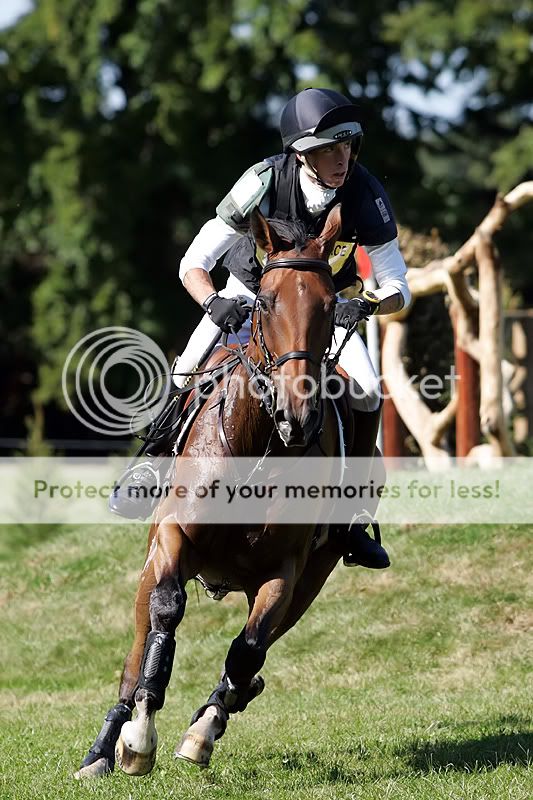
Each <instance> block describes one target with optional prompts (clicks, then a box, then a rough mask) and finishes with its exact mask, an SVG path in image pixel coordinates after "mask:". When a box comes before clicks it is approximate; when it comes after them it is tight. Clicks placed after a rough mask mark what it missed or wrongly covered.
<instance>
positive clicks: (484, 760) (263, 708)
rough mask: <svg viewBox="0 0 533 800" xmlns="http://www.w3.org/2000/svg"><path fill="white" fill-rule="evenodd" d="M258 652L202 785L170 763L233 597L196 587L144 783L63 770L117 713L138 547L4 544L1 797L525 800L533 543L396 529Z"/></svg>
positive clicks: (53, 531) (503, 533)
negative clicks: (258, 664)
mask: <svg viewBox="0 0 533 800" xmlns="http://www.w3.org/2000/svg"><path fill="white" fill-rule="evenodd" d="M384 535H385V538H386V541H387V545H389V549H390V552H391V555H392V558H393V568H392V569H390V570H388V571H386V572H383V573H372V572H370V571H368V570H362V569H353V570H347V569H345V568H343V567H338V568H337V570H336V571H335V572H334V574H333V575H332V577H331V578H330V580H329V582H328V583H327V585H326V587H325V589H324V591H323V592H322V594H321V596H320V597H319V599H318V600H317V601H316V603H315V604H314V606H313V607H312V608H311V610H310V611H309V612H308V614H307V615H306V617H305V618H304V619H303V620H302V621H301V622H300V623H299V625H298V626H297V627H296V628H295V629H294V630H293V631H291V632H290V633H289V634H288V635H287V636H286V637H285V638H284V639H282V640H281V641H280V642H279V643H278V644H276V645H275V647H274V648H273V649H272V651H271V652H270V654H269V657H268V659H267V663H266V665H265V668H264V670H263V674H264V676H265V679H266V690H265V692H264V694H263V695H262V696H261V697H259V698H258V699H257V700H255V701H254V702H253V703H252V705H251V706H250V707H249V708H248V710H247V711H246V712H245V713H244V714H239V715H236V716H235V717H234V718H232V719H231V721H230V724H229V726H228V731H227V733H226V736H225V737H224V739H222V740H221V741H220V742H218V743H217V745H216V749H215V753H214V756H213V760H212V767H211V768H210V769H209V770H208V771H204V772H201V771H197V770H195V769H194V768H191V767H188V766H187V765H185V764H183V763H181V762H176V761H175V760H174V758H173V755H172V754H173V750H174V746H175V744H176V742H177V740H178V739H179V737H180V735H181V733H182V732H183V731H184V730H185V728H186V727H187V725H188V722H189V719H190V716H191V713H192V712H193V711H194V710H195V709H196V708H197V707H198V706H199V705H201V703H203V702H204V701H205V698H206V697H207V695H208V694H209V692H210V691H211V689H212V688H213V686H214V685H215V683H216V680H217V677H218V673H219V669H220V667H221V665H222V663H223V660H224V657H225V653H226V650H227V648H228V646H229V643H230V641H231V639H232V638H233V636H235V634H236V633H237V632H238V631H239V630H240V628H241V627H242V624H243V622H244V619H245V602H244V598H241V597H240V596H238V595H230V596H229V597H228V598H226V600H225V601H223V602H222V603H214V602H213V601H210V600H208V599H207V598H206V597H205V596H204V595H203V593H202V592H198V593H197V592H196V591H195V588H194V584H189V587H188V595H189V603H188V609H187V613H186V616H185V619H184V621H183V623H182V625H181V627H180V629H179V631H178V636H177V650H176V660H175V664H174V672H173V676H172V680H171V684H170V687H169V691H168V693H167V703H166V705H165V708H164V710H163V711H162V712H161V713H160V714H159V715H158V731H159V737H160V747H159V753H158V761H157V764H156V767H155V769H154V771H153V773H152V774H151V775H150V776H147V777H145V778H128V777H127V776H125V775H123V774H122V773H121V772H120V771H118V772H117V773H115V774H114V775H113V776H111V777H109V778H105V779H102V780H100V781H95V782H88V783H84V784H78V783H77V782H75V781H74V780H73V779H72V773H73V771H74V770H75V769H76V768H77V766H78V764H79V761H80V760H81V758H82V757H83V756H84V755H85V753H86V751H87V749H88V747H89V746H90V744H91V743H92V741H93V739H94V737H95V735H96V733H97V731H98V730H99V728H100V725H101V722H102V720H103V716H104V714H105V712H106V711H107V709H108V708H109V707H110V706H111V705H112V704H113V703H114V702H115V698H116V692H117V687H118V680H119V676H120V671H121V668H122V662H123V659H124V656H125V655H126V652H127V649H128V647H129V644H130V638H131V633H132V611H133V605H132V602H133V596H134V593H135V587H136V580H137V574H138V571H139V569H140V567H141V565H142V561H143V556H144V540H145V536H146V531H144V530H143V529H142V528H140V527H137V526H133V527H128V526H127V525H124V526H110V527H108V528H98V527H96V526H85V527H79V528H74V527H67V526H64V527H61V526H55V527H49V528H44V527H43V528H42V529H40V530H39V529H27V531H26V535H25V531H24V528H21V527H16V528H0V555H1V557H2V559H3V560H2V561H1V562H0V576H1V577H0V613H1V623H0V798H1V800H7V799H8V798H9V799H10V800H11V798H13V800H26V798H27V799H28V800H30V799H31V800H40V799H41V798H43V800H44V799H45V798H46V800H63V798H65V799H66V798H68V800H71V799H72V798H88V799H90V800H93V798H113V800H130V798H131V800H137V798H139V800H140V799H141V798H142V800H152V798H153V800H156V799H157V800H166V798H180V799H181V798H183V800H195V799H196V798H198V800H199V799H200V798H202V800H211V799H212V800H218V798H220V799H221V800H222V798H224V800H243V799H244V798H250V799H251V800H255V798H257V799H259V798H273V799H274V800H278V799H279V800H284V798H291V800H292V798H302V799H303V800H313V799H314V798H317V800H318V798H321V799H322V798H324V800H325V799H326V798H328V800H329V798H331V799H333V798H335V799H337V798H339V799H340V800H343V799H344V798H346V800H347V799H348V798H353V800H386V799H387V798H394V800H411V798H412V799H413V800H415V799H416V800H440V799H441V798H442V800H444V799H445V798H446V800H504V799H505V798H509V800H511V799H512V800H531V798H532V797H533V777H532V773H531V757H532V756H531V752H532V750H533V747H532V743H533V737H532V735H531V712H532V691H531V689H532V687H531V674H532V666H533V664H532V650H531V646H532V641H531V629H532V627H533V626H532V621H533V609H532V604H531V565H532V564H531V562H532V558H531V555H532V553H531V529H530V528H528V527H525V526H523V527H519V526H515V527H506V528H501V527H497V526H471V527H438V528H432V529H423V528H418V527H417V528H415V527H413V528H403V529H393V528H388V529H387V530H386V531H385V534H384Z"/></svg>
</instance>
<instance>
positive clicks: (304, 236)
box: [267, 219, 308, 250]
mask: <svg viewBox="0 0 533 800" xmlns="http://www.w3.org/2000/svg"><path fill="white" fill-rule="evenodd" d="M267 222H268V224H269V225H271V226H272V227H273V228H274V230H275V231H276V233H277V234H278V235H279V236H281V237H282V238H283V239H286V240H287V241H289V242H292V243H293V245H294V249H295V250H301V249H302V247H305V245H306V243H307V240H308V233H307V228H306V226H305V225H304V223H303V222H301V221H300V220H291V221H289V220H282V219H267Z"/></svg>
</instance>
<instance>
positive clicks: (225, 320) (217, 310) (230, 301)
mask: <svg viewBox="0 0 533 800" xmlns="http://www.w3.org/2000/svg"><path fill="white" fill-rule="evenodd" d="M203 307H204V308H205V310H206V311H207V313H208V314H209V316H210V317H211V319H212V320H213V322H214V323H215V325H218V327H219V328H220V329H221V330H222V331H224V333H233V332H237V331H238V330H239V329H240V328H241V327H242V325H243V323H244V322H245V320H246V318H247V317H248V314H249V308H248V307H247V302H246V300H245V299H244V298H243V297H220V295H218V294H212V295H210V296H209V297H208V298H207V300H205V301H204V303H203Z"/></svg>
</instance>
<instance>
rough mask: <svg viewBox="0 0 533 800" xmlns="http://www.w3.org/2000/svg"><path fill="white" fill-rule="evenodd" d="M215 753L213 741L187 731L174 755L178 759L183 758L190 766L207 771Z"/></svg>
mask: <svg viewBox="0 0 533 800" xmlns="http://www.w3.org/2000/svg"><path fill="white" fill-rule="evenodd" d="M212 753H213V740H212V739H211V738H210V737H208V738H206V737H205V736H201V735H199V734H197V733H189V731H187V732H186V733H185V734H184V735H183V738H182V740H181V742H180V743H179V745H178V747H177V748H176V752H175V753H174V755H175V756H176V758H181V759H182V760H183V761H188V762H189V764H195V765H196V766H197V767H202V769H205V768H206V767H208V766H209V762H210V760H211V755H212Z"/></svg>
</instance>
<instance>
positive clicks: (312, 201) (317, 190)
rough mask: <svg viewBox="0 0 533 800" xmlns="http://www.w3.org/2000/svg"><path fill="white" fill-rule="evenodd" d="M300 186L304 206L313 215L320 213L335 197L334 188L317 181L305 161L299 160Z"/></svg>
mask: <svg viewBox="0 0 533 800" xmlns="http://www.w3.org/2000/svg"><path fill="white" fill-rule="evenodd" d="M300 164H301V167H300V171H299V174H300V187H301V189H302V192H303V196H304V199H305V206H306V208H307V210H308V211H309V213H310V214H311V215H313V216H317V215H318V214H320V213H321V212H322V211H324V209H325V208H326V206H328V205H329V203H331V201H332V200H333V198H334V197H335V193H336V191H337V190H336V189H333V188H330V187H328V186H326V185H325V184H323V183H317V176H316V175H315V173H314V172H313V171H312V170H311V167H310V166H309V165H308V163H307V161H300Z"/></svg>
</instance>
